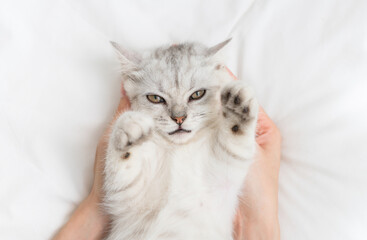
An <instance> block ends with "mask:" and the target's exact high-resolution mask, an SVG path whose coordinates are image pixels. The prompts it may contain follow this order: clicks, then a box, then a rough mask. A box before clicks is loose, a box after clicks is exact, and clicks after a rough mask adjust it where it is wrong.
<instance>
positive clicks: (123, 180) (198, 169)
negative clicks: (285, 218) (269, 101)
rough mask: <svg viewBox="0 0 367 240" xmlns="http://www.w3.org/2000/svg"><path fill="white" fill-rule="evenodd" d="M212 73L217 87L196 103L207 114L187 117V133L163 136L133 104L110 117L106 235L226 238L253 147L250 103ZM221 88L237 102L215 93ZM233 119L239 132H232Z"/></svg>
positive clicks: (151, 239) (242, 90)
mask: <svg viewBox="0 0 367 240" xmlns="http://www.w3.org/2000/svg"><path fill="white" fill-rule="evenodd" d="M213 78H214V79H216V80H215V81H214V80H213V81H214V82H217V84H218V85H217V86H218V88H217V89H216V90H213V92H212V94H213V95H212V99H211V101H210V103H208V104H206V105H205V106H201V107H202V108H207V109H206V112H207V113H208V114H207V117H206V119H205V120H204V119H202V120H201V119H198V120H196V122H195V123H192V124H190V119H188V120H187V121H188V122H187V124H186V125H185V127H187V128H190V126H191V125H192V126H197V129H196V130H195V131H192V132H191V133H183V134H178V135H173V136H171V135H168V134H167V132H169V131H163V130H162V129H163V126H161V127H160V128H158V127H157V120H156V119H157V118H156V116H155V115H154V113H151V114H149V111H145V110H142V109H141V107H140V108H139V107H137V106H135V107H133V110H132V111H129V112H126V113H124V114H122V115H121V116H120V117H119V119H118V120H117V122H116V124H115V125H114V127H113V131H112V133H111V137H110V142H109V146H108V152H107V158H106V166H105V182H104V190H105V195H106V196H105V201H104V206H105V209H106V211H107V213H108V214H109V215H110V216H111V218H112V223H111V229H110V232H109V235H108V237H107V239H109V240H117V239H123V240H130V239H131V240H132V239H139V240H140V239H142V240H143V239H144V240H158V239H182V240H186V239H195V240H197V239H200V240H216V239H218V240H219V239H220V240H231V239H232V229H233V226H232V221H233V218H234V214H235V211H236V208H237V203H238V195H239V194H240V190H241V186H242V183H243V182H244V179H245V176H246V173H247V170H248V167H249V165H250V164H251V162H252V160H253V154H254V150H255V126H256V119H257V118H256V116H257V103H256V101H255V99H254V98H253V93H252V91H251V90H250V89H249V88H248V87H247V86H245V85H244V84H243V83H241V82H239V81H236V82H232V81H233V80H231V78H230V76H229V75H228V74H227V73H226V72H225V70H224V69H223V68H222V69H220V70H217V71H215V73H214V75H213ZM227 91H231V93H232V95H233V94H235V95H236V96H239V97H240V99H241V102H240V103H239V104H238V105H236V104H233V98H231V99H229V100H228V102H227V103H226V101H225V100H223V99H222V100H220V99H221V95H222V98H223V95H225V94H226V92H227ZM176 96H177V98H178V99H177V101H179V100H180V96H185V97H187V96H186V95H185V94H181V93H176ZM208 97H210V95H209V96H208ZM147 104H151V103H147ZM133 106H134V105H133ZM167 106H168V103H167ZM190 106H191V105H190ZM154 107H160V106H154ZM161 107H163V106H161ZM197 107H198V108H199V106H197ZM243 107H249V112H248V113H246V114H245V115H246V119H247V120H243V121H241V117H240V116H239V114H236V113H235V112H236V111H237V112H242V109H243ZM162 111H163V110H162ZM198 111H201V110H198ZM209 113H210V114H209ZM223 113H224V114H225V115H226V117H225V116H224V115H223ZM152 115H153V116H152ZM190 116H192V115H189V114H188V118H189V117H190ZM172 122H173V121H172ZM170 124H171V123H170ZM173 124H175V123H174V122H173ZM204 124H205V126H204ZM235 124H239V126H240V129H241V130H240V131H241V132H239V133H238V132H237V133H235V132H234V131H232V127H233V126H234V125H235ZM199 126H200V127H199ZM171 128H172V125H168V126H167V129H169V130H171Z"/></svg>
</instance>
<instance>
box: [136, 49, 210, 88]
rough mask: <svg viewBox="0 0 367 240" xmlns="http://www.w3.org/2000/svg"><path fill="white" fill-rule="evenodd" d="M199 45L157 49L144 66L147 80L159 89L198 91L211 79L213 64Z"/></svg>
mask: <svg viewBox="0 0 367 240" xmlns="http://www.w3.org/2000/svg"><path fill="white" fill-rule="evenodd" d="M204 53H205V47H204V46H203V45H200V44H179V45H171V46H169V47H163V48H158V49H157V50H155V51H154V52H153V53H152V54H151V55H150V56H149V57H148V58H146V59H145V61H144V63H143V67H142V68H143V69H144V70H145V73H146V78H147V80H148V79H149V80H150V81H152V82H154V83H155V84H157V86H158V87H159V88H161V89H160V90H168V89H169V90H172V89H178V88H179V89H182V90H189V89H190V88H195V87H196V86H197V85H200V84H202V83H204V82H207V78H208V77H210V75H211V74H212V72H213V71H214V63H213V61H211V60H210V58H208V57H206V56H205V54H204Z"/></svg>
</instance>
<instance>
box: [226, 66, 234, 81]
mask: <svg viewBox="0 0 367 240" xmlns="http://www.w3.org/2000/svg"><path fill="white" fill-rule="evenodd" d="M224 67H225V69H226V70H227V72H228V73H229V75H230V76H231V77H232V78H233V79H234V80H237V77H236V76H235V75H234V74H233V73H232V72H231V70H229V68H228V67H227V66H224Z"/></svg>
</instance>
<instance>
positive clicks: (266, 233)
mask: <svg viewBox="0 0 367 240" xmlns="http://www.w3.org/2000/svg"><path fill="white" fill-rule="evenodd" d="M256 135H257V136H256V143H257V147H256V148H257V149H256V155H255V161H254V163H253V164H252V165H251V166H250V169H249V171H248V175H247V177H246V180H245V183H244V187H243V192H242V193H243V195H242V197H241V198H240V204H239V208H238V211H237V215H236V218H235V224H234V237H235V240H244V239H247V240H251V239H266V240H267V239H280V235H279V222H278V175H279V166H280V154H281V152H280V151H281V135H280V132H279V129H278V128H277V127H276V125H275V124H274V122H273V121H272V120H271V119H270V118H269V116H268V115H267V114H266V113H265V112H264V110H263V109H262V108H261V107H260V109H259V115H258V121H257V130H256Z"/></svg>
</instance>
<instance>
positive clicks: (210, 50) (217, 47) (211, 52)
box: [206, 38, 232, 56]
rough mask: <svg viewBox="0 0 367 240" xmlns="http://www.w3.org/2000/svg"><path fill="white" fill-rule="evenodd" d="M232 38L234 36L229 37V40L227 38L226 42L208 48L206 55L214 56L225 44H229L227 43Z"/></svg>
mask: <svg viewBox="0 0 367 240" xmlns="http://www.w3.org/2000/svg"><path fill="white" fill-rule="evenodd" d="M231 40H232V38H229V39H227V40H225V41H224V42H221V43H218V44H217V45H215V46H213V47H211V48H208V50H207V52H206V55H207V56H213V55H214V54H216V53H217V52H218V51H219V50H221V49H222V48H223V47H224V46H225V45H227V43H229V42H230V41H231Z"/></svg>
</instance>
